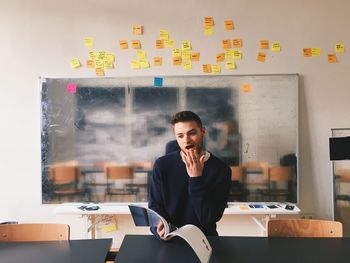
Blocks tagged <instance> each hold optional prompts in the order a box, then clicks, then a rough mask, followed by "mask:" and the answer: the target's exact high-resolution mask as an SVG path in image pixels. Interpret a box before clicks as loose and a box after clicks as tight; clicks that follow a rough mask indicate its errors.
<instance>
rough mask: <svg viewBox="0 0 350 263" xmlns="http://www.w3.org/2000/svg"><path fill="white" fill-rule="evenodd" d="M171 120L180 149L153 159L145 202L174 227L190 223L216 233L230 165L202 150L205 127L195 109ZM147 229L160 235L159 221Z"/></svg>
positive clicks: (228, 187) (225, 200) (222, 210)
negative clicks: (147, 198) (148, 191)
mask: <svg viewBox="0 0 350 263" xmlns="http://www.w3.org/2000/svg"><path fill="white" fill-rule="evenodd" d="M171 124H172V126H173V129H174V133H175V137H176V140H177V143H178V145H179V147H180V150H177V151H175V152H172V153H169V154H167V155H165V156H162V157H160V158H159V159H157V160H156V161H155V163H154V166H153V172H152V177H151V180H150V193H149V203H148V206H149V208H151V209H153V210H154V211H156V212H157V213H159V214H160V215H161V216H163V217H164V218H165V219H166V220H167V221H168V222H170V223H171V224H172V225H175V226H176V227H181V226H183V225H186V224H193V225H196V226H197V227H199V228H200V229H201V230H202V231H203V233H204V234H205V235H214V236H217V235H218V233H217V231H216V222H217V221H219V220H220V218H221V217H222V214H223V212H224V210H225V207H226V204H227V200H228V194H229V189H230V184H231V169H230V168H229V167H228V166H227V165H226V164H225V163H223V162H222V161H220V160H219V159H218V158H217V157H215V156H214V155H213V154H211V153H209V152H207V151H206V150H205V148H204V146H203V145H204V144H203V142H204V136H205V128H204V127H203V126H202V121H201V120H200V118H199V117H198V116H197V115H196V114H195V113H193V112H191V111H181V112H178V113H176V114H175V115H174V117H173V119H172V121H171ZM151 231H152V232H153V234H154V235H155V236H156V237H158V238H161V239H163V237H164V226H163V224H161V223H160V224H159V225H158V226H157V228H156V229H155V228H151Z"/></svg>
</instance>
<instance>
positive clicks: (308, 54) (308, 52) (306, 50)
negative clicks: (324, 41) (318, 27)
mask: <svg viewBox="0 0 350 263" xmlns="http://www.w3.org/2000/svg"><path fill="white" fill-rule="evenodd" d="M303 56H304V57H312V52H311V48H303Z"/></svg>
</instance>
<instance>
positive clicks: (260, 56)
mask: <svg viewBox="0 0 350 263" xmlns="http://www.w3.org/2000/svg"><path fill="white" fill-rule="evenodd" d="M256 60H257V61H260V62H265V61H266V53H262V52H259V53H258V56H257V57H256Z"/></svg>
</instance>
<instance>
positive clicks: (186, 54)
mask: <svg viewBox="0 0 350 263" xmlns="http://www.w3.org/2000/svg"><path fill="white" fill-rule="evenodd" d="M181 58H182V60H191V51H187V50H186V51H182V53H181Z"/></svg>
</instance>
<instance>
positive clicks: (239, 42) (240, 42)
mask: <svg viewBox="0 0 350 263" xmlns="http://www.w3.org/2000/svg"><path fill="white" fill-rule="evenodd" d="M233 47H234V48H242V47H243V40H242V39H241V38H235V39H233Z"/></svg>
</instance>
